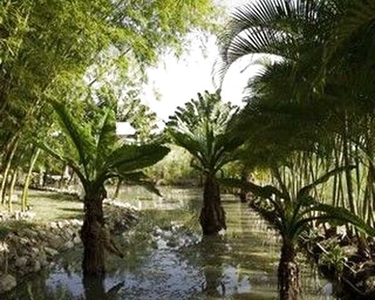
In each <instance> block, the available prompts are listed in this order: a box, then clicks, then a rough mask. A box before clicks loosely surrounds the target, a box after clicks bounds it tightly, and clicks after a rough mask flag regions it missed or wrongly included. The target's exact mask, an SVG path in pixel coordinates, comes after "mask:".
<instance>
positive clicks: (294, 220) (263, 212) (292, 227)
mask: <svg viewBox="0 0 375 300" xmlns="http://www.w3.org/2000/svg"><path fill="white" fill-rule="evenodd" d="M344 170H345V168H337V169H334V170H332V171H330V172H328V173H326V174H325V175H323V176H321V177H320V178H318V179H317V180H316V181H314V182H313V183H311V184H309V185H306V186H304V187H303V188H301V189H300V190H299V192H298V193H297V195H296V196H295V197H292V194H291V193H290V192H288V190H287V188H286V186H285V185H283V184H282V183H280V186H281V188H278V187H275V186H270V185H269V186H259V185H256V184H253V183H251V182H247V183H243V182H242V181H241V180H235V179H224V180H222V181H223V183H224V184H226V185H230V186H235V187H242V188H244V189H246V190H248V191H250V192H252V193H253V194H254V195H255V196H257V197H259V198H258V199H257V200H255V201H252V202H251V203H250V205H251V207H252V208H253V209H254V210H255V211H257V212H258V213H259V214H260V216H261V217H262V218H264V219H265V220H266V221H267V222H268V223H269V224H270V225H271V226H272V227H274V228H275V229H276V230H277V231H278V232H279V234H280V235H281V238H282V247H281V257H280V262H279V267H278V283H279V293H280V299H281V300H296V299H298V296H299V290H300V284H299V267H298V264H297V262H296V256H297V252H298V242H299V239H300V237H301V235H302V234H303V233H304V232H306V231H307V230H308V229H309V228H311V224H312V222H313V221H318V222H329V221H342V222H345V223H351V224H353V225H354V226H356V227H357V228H359V229H361V230H364V231H366V232H367V233H368V234H370V235H372V236H374V235H375V229H373V228H371V227H370V226H368V225H367V224H366V223H365V222H363V221H362V219H360V218H359V217H357V216H356V215H354V214H352V213H351V212H349V211H348V210H346V209H344V208H340V207H334V206H331V205H327V204H322V203H320V202H318V201H316V200H315V199H314V198H312V197H311V196H310V195H309V193H310V191H311V190H313V189H314V188H315V187H317V186H318V185H320V184H322V183H324V182H326V181H327V180H328V179H329V178H330V177H332V176H334V175H335V174H338V173H340V172H342V171H344ZM280 182H281V181H280Z"/></svg>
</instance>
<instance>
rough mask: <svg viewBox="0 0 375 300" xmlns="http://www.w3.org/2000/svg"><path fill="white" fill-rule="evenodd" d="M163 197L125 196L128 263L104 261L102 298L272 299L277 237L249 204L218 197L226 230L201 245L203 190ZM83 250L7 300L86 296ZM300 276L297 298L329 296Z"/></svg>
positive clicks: (308, 276) (306, 273)
mask: <svg viewBox="0 0 375 300" xmlns="http://www.w3.org/2000/svg"><path fill="white" fill-rule="evenodd" d="M162 194H163V196H164V197H163V198H162V199H161V198H158V197H155V196H152V195H150V194H149V193H145V192H144V191H143V190H141V189H138V188H126V189H124V190H123V191H122V194H121V197H120V198H121V201H127V202H130V203H131V204H132V205H134V206H136V207H137V208H138V209H139V210H140V215H141V218H140V220H139V222H138V224H137V225H135V226H134V227H132V228H131V229H130V230H129V231H127V232H125V233H124V234H123V235H121V236H119V237H118V239H117V240H118V243H119V244H120V247H121V248H122V249H123V250H124V252H125V258H124V259H119V258H116V257H109V258H108V273H107V276H106V279H105V281H104V285H105V289H106V291H108V293H107V298H106V299H129V300H133V299H141V300H159V299H160V300H174V299H178V300H183V299H197V300H199V299H241V300H242V299H252V300H258V299H259V300H260V299H262V300H268V299H277V292H276V291H277V278H276V269H277V262H278V255H279V241H278V237H277V235H275V233H274V232H273V231H272V230H270V229H269V228H267V225H266V223H265V222H263V221H262V220H261V219H260V218H259V217H258V216H257V215H256V214H255V213H254V212H252V211H251V210H249V209H248V207H247V205H246V204H243V203H240V202H239V200H238V199H237V198H235V197H234V196H231V195H223V206H224V208H225V210H226V214H227V226H228V230H227V232H225V234H223V235H222V236H220V237H218V238H205V239H203V240H202V238H201V236H200V233H199V226H198V213H199V208H200V205H201V192H200V191H199V190H195V189H170V188H164V189H162ZM81 251H82V249H75V250H74V251H70V252H69V253H65V254H63V255H62V256H61V257H60V258H59V259H58V260H57V261H55V262H54V263H53V264H52V265H51V266H50V267H49V268H48V270H45V271H42V272H40V273H39V274H37V275H35V274H33V275H32V276H29V277H27V278H25V280H23V282H22V284H21V285H19V287H17V288H16V289H15V290H14V291H13V292H12V293H11V294H9V295H7V296H6V297H5V298H4V300H16V299H17V300H44V299H45V300H47V299H48V300H55V299H56V300H57V299H59V300H67V299H72V300H73V299H74V300H78V299H85V296H84V287H83V284H82V271H81V268H80V263H81V255H82V252H81ZM301 273H302V274H301V277H302V278H301V284H302V288H303V298H302V299H309V300H310V299H311V300H318V299H319V300H320V299H324V300H326V299H330V296H327V295H326V294H327V292H326V290H327V289H329V285H327V283H326V282H325V281H324V280H321V279H319V278H317V276H315V275H314V273H313V272H312V270H311V268H310V267H309V266H304V267H303V268H302V272H301ZM91 297H92V299H87V300H99V299H100V300H102V299H103V296H99V295H98V296H97V297H96V296H91Z"/></svg>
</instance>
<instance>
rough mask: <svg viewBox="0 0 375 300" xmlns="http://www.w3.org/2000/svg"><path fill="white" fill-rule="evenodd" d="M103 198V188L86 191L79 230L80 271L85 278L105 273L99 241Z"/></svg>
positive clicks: (102, 225) (101, 245)
mask: <svg viewBox="0 0 375 300" xmlns="http://www.w3.org/2000/svg"><path fill="white" fill-rule="evenodd" d="M104 198H105V192H104V187H102V189H98V190H96V191H95V190H90V191H89V192H87V191H86V195H85V198H84V206H85V208H84V210H85V217H84V221H83V225H82V229H81V239H82V242H83V248H84V250H83V263H82V269H83V272H84V274H85V276H92V275H94V276H98V275H103V274H104V273H105V265H104V263H105V255H104V250H105V248H104V244H103V242H102V240H101V238H102V231H103V230H104V215H103V200H104Z"/></svg>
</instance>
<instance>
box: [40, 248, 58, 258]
mask: <svg viewBox="0 0 375 300" xmlns="http://www.w3.org/2000/svg"><path fill="white" fill-rule="evenodd" d="M44 251H45V252H46V254H47V255H48V256H55V255H57V254H59V252H58V251H56V250H55V249H52V248H49V247H45V248H44Z"/></svg>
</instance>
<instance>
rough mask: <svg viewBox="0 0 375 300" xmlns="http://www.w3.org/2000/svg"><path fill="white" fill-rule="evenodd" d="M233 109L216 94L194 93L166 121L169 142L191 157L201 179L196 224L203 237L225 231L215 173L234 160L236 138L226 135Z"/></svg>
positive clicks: (237, 144) (238, 142)
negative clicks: (198, 221) (198, 223)
mask: <svg viewBox="0 0 375 300" xmlns="http://www.w3.org/2000/svg"><path fill="white" fill-rule="evenodd" d="M235 112H236V108H235V107H234V106H232V105H231V104H230V103H223V102H221V100H220V97H219V96H218V95H216V94H210V93H208V92H205V93H204V95H201V94H198V100H191V101H190V102H188V103H186V104H185V107H183V108H182V107H179V108H178V109H177V111H176V113H175V115H174V116H172V117H170V121H169V122H168V124H167V125H168V133H169V135H170V136H171V138H172V141H173V142H174V143H175V144H176V145H178V146H180V147H183V148H185V149H186V150H187V151H189V153H190V154H191V155H192V156H193V161H192V166H193V167H194V168H196V169H197V170H198V171H200V172H201V173H202V174H203V176H204V178H205V179H204V191H203V206H202V210H201V214H200V218H199V219H200V224H201V226H202V230H203V234H205V235H214V234H217V233H218V232H219V231H220V230H222V229H226V223H225V212H224V209H223V207H222V206H221V200H220V187H219V183H218V181H217V178H216V174H217V172H218V171H219V170H220V169H221V168H222V167H223V166H224V165H225V164H227V163H229V162H231V161H234V160H235V159H236V149H237V148H238V147H239V145H240V144H241V139H240V138H232V137H231V136H230V135H228V134H227V127H228V124H229V121H230V119H231V118H232V116H233V115H234V113H235Z"/></svg>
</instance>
